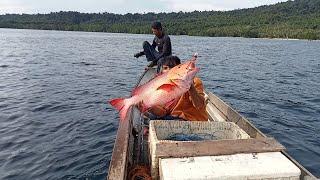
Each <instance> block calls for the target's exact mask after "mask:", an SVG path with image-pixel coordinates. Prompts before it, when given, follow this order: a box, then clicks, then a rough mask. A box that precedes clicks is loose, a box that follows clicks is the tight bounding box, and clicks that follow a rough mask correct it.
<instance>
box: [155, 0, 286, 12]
mask: <svg viewBox="0 0 320 180" xmlns="http://www.w3.org/2000/svg"><path fill="white" fill-rule="evenodd" d="M159 1H161V2H163V3H164V4H166V6H167V9H169V10H171V11H195V10H198V11H206V10H207V11H211V10H214V11H225V10H234V9H242V8H252V7H257V6H261V5H267V4H275V3H277V2H284V1H287V0H246V1H245V0H223V1H222V0H188V1H186V0H159Z"/></svg>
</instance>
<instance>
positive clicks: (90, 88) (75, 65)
mask: <svg viewBox="0 0 320 180" xmlns="http://www.w3.org/2000/svg"><path fill="white" fill-rule="evenodd" d="M152 38H153V36H151V35H131V34H109V33H87V32H57V31H38V30H13V29H0V179H14V180H15V179H79V178H80V179H85V178H88V179H104V178H105V177H106V175H107V169H108V166H109V162H110V158H111V154H112V148H113V143H114V140H115V136H116V131H117V127H118V114H117V112H116V111H115V110H114V109H113V108H112V107H111V106H110V105H109V104H107V102H106V101H107V100H109V99H111V98H115V97H122V96H127V95H129V93H130V91H131V89H132V88H133V86H134V85H135V83H136V81H137V79H138V77H139V76H140V75H141V73H142V72H143V69H144V67H145V66H146V64H147V63H146V60H145V59H144V58H140V59H135V58H133V54H134V53H136V52H138V51H139V50H140V49H141V44H142V42H143V41H144V40H149V41H151V40H152ZM171 39H172V44H173V51H174V54H175V55H178V56H179V57H181V59H186V58H189V57H191V55H192V54H193V53H195V52H198V53H199V55H200V58H199V62H198V66H199V67H200V68H201V70H200V73H199V76H200V77H201V78H202V79H203V81H204V84H205V86H206V88H207V90H209V91H212V92H214V93H215V94H217V95H218V96H220V97H221V98H222V99H223V100H225V101H226V102H227V103H229V104H231V105H232V106H233V107H234V108H235V109H236V110H238V111H239V112H240V113H241V114H243V115H244V116H245V117H247V118H249V119H250V120H251V121H252V122H253V124H255V125H256V126H257V127H258V128H260V129H261V130H262V131H263V132H264V133H266V134H268V135H270V136H273V137H275V138H276V139H277V140H278V141H280V142H281V143H282V144H283V145H285V146H286V147H287V149H288V152H289V154H290V155H292V156H293V157H294V158H295V159H296V160H298V161H299V162H300V163H301V164H303V165H304V166H305V167H306V168H307V169H308V170H310V171H311V172H312V173H314V174H315V175H317V176H320V141H319V139H320V133H319V132H320V42H319V41H293V40H269V39H245V38H209V37H189V36H171Z"/></svg>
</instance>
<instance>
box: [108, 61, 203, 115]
mask: <svg viewBox="0 0 320 180" xmlns="http://www.w3.org/2000/svg"><path fill="white" fill-rule="evenodd" d="M198 71H199V68H197V67H196V66H195V59H192V60H189V61H186V62H185V63H183V64H180V65H177V66H175V67H174V68H172V69H170V70H169V71H168V72H166V73H162V74H159V75H157V76H156V77H155V78H154V79H152V80H151V81H149V82H147V83H146V84H143V85H141V86H139V87H137V88H135V89H134V90H133V91H132V93H131V97H130V98H126V99H124V98H117V99H113V100H111V101H109V103H110V104H111V105H112V106H113V107H115V108H116V109H118V110H119V111H120V112H119V114H120V120H124V119H125V117H126V115H127V112H128V109H129V107H130V106H132V105H137V104H139V105H140V106H141V107H142V108H141V109H140V110H141V111H142V112H145V111H147V110H148V109H149V108H151V107H154V106H157V105H160V106H166V105H169V104H170V103H172V102H173V101H174V100H175V99H176V98H178V97H180V96H182V95H183V94H184V93H185V92H187V91H188V90H189V89H190V86H191V83H193V78H194V77H195V75H196V73H197V72H198Z"/></svg>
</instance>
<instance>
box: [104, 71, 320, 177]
mask: <svg viewBox="0 0 320 180" xmlns="http://www.w3.org/2000/svg"><path fill="white" fill-rule="evenodd" d="M154 74H155V69H152V68H150V69H148V70H146V71H145V72H144V73H143V74H142V76H141V77H140V79H139V80H138V83H137V85H136V86H139V85H141V84H144V83H146V82H148V81H149V80H150V79H151V78H152V77H153V76H154ZM206 97H207V107H206V108H207V112H208V114H209V121H229V122H234V123H235V124H237V125H238V126H239V127H240V128H241V129H243V130H244V131H245V132H246V133H247V134H248V135H249V136H250V137H251V138H256V139H258V138H265V137H267V136H266V135H265V134H263V133H262V132H261V131H260V130H259V129H257V128H256V127H255V126H254V125H253V124H252V123H250V122H249V121H248V120H247V119H246V118H244V117H243V116H241V115H240V114H239V113H238V112H236V111H235V110H234V109H232V108H231V107H230V106H229V105H228V104H226V103H225V102H223V101H222V100H221V99H220V98H219V97H218V96H216V95H214V94H212V93H211V92H206ZM129 112H130V113H128V115H127V117H126V119H125V120H124V121H123V122H121V123H120V124H119V128H118V132H117V138H116V141H115V144H114V148H113V154H112V159H111V161H110V165H109V172H108V177H107V179H109V180H119V179H121V180H125V179H132V177H130V176H131V175H132V174H130V173H132V172H131V171H132V169H133V168H134V167H140V166H141V165H145V166H148V165H149V160H148V150H147V143H148V142H147V141H148V139H147V138H146V137H145V136H144V135H143V133H142V132H143V126H144V123H143V117H142V116H141V113H140V112H139V110H138V109H137V108H136V107H131V108H130V110H129ZM281 153H282V154H283V155H284V156H286V157H287V158H288V159H289V160H290V161H292V162H293V163H294V164H295V165H296V166H297V167H298V168H299V169H300V170H301V175H300V179H301V180H306V179H317V178H316V177H315V176H314V175H312V174H311V173H310V172H309V171H308V170H307V169H306V168H304V167H303V166H302V165H301V164H299V163H298V162H297V161H296V160H294V159H293V158H292V157H291V156H290V155H289V154H288V153H287V152H286V151H285V150H282V151H281ZM129 174H130V175H129ZM133 179H134V178H133ZM140 179H148V178H140Z"/></svg>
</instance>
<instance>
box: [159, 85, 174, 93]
mask: <svg viewBox="0 0 320 180" xmlns="http://www.w3.org/2000/svg"><path fill="white" fill-rule="evenodd" d="M175 87H177V86H176V84H174V83H171V84H162V85H161V86H159V87H158V88H157V90H164V91H167V92H170V91H172V90H173V89H174V88H175Z"/></svg>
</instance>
